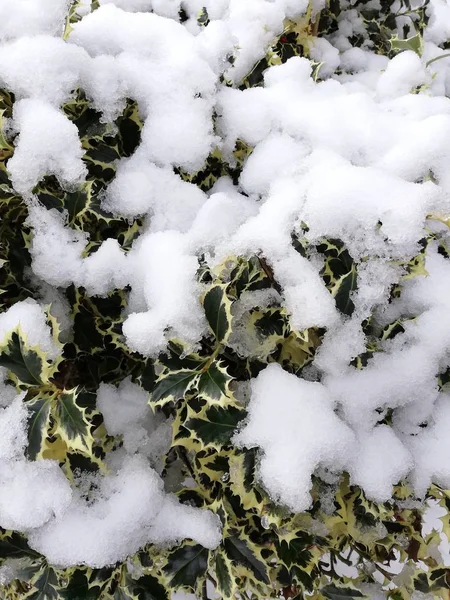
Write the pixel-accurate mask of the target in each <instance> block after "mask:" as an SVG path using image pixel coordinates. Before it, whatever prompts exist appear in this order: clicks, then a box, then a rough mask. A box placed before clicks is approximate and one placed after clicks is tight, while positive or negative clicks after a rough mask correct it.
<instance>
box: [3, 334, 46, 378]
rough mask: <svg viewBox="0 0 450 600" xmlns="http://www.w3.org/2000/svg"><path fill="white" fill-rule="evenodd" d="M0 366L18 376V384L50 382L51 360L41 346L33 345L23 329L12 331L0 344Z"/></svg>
mask: <svg viewBox="0 0 450 600" xmlns="http://www.w3.org/2000/svg"><path fill="white" fill-rule="evenodd" d="M0 366H2V367H5V368H6V369H8V371H11V373H12V374H13V375H14V376H15V377H16V379H17V383H18V385H25V386H40V385H42V384H46V383H48V379H49V376H50V375H51V373H52V368H51V361H50V360H49V359H48V357H47V354H46V353H45V352H43V351H42V350H41V348H39V346H31V345H29V344H28V342H27V337H26V335H25V334H24V332H23V331H22V329H21V328H20V326H19V327H17V328H16V329H14V330H12V331H10V332H9V333H8V334H7V335H6V336H5V337H4V339H3V341H2V343H1V344H0Z"/></svg>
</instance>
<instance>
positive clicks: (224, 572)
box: [214, 552, 234, 598]
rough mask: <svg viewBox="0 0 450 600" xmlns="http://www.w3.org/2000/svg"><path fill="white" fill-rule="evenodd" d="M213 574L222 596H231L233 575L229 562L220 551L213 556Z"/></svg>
mask: <svg viewBox="0 0 450 600" xmlns="http://www.w3.org/2000/svg"><path fill="white" fill-rule="evenodd" d="M214 575H215V577H216V582H217V590H216V591H218V592H219V593H220V595H221V597H222V598H232V597H233V592H234V585H233V577H232V575H231V562H230V561H229V559H227V558H226V556H225V555H224V554H222V553H221V552H217V553H216V556H215V557H214Z"/></svg>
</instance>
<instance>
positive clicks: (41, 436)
mask: <svg viewBox="0 0 450 600" xmlns="http://www.w3.org/2000/svg"><path fill="white" fill-rule="evenodd" d="M26 406H27V409H28V421H27V431H28V446H27V449H26V453H27V456H28V458H29V459H30V460H35V459H36V457H37V456H38V455H39V453H40V452H41V450H42V448H43V442H44V440H45V438H46V437H47V436H48V432H49V428H50V407H51V397H50V396H38V397H37V398H36V399H35V400H33V401H30V402H27V404H26Z"/></svg>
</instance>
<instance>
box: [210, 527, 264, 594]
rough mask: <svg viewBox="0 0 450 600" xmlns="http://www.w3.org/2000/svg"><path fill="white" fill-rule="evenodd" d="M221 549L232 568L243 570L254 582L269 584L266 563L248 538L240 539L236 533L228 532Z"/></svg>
mask: <svg viewBox="0 0 450 600" xmlns="http://www.w3.org/2000/svg"><path fill="white" fill-rule="evenodd" d="M222 547H223V549H224V552H225V554H226V556H227V557H228V559H229V560H230V561H231V563H232V564H233V567H234V568H236V567H237V568H238V569H243V570H244V571H245V572H246V574H248V576H250V578H251V579H253V580H254V581H255V582H259V583H265V584H269V583H270V580H269V576H268V573H267V568H266V562H265V560H264V559H263V558H262V557H261V554H260V551H259V550H258V549H257V548H256V546H255V544H253V543H252V542H251V540H250V538H248V537H245V539H242V538H241V537H239V534H238V532H237V531H230V535H228V536H227V537H225V538H224V539H223V541H222Z"/></svg>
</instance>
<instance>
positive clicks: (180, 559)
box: [164, 545, 208, 589]
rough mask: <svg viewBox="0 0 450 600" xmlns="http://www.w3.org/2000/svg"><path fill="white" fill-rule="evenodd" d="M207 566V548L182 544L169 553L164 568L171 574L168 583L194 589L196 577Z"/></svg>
mask: <svg viewBox="0 0 450 600" xmlns="http://www.w3.org/2000/svg"><path fill="white" fill-rule="evenodd" d="M207 566H208V550H207V549H206V548H204V547H203V546H200V545H195V546H189V545H186V546H182V547H181V548H179V549H178V550H175V552H173V553H172V554H170V555H169V560H168V563H167V565H166V566H165V568H164V570H165V572H166V573H167V575H171V578H170V585H172V586H173V587H175V588H178V587H190V588H192V589H194V586H195V584H196V582H197V579H198V578H199V577H201V576H203V575H204V574H205V572H206V568H207Z"/></svg>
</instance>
